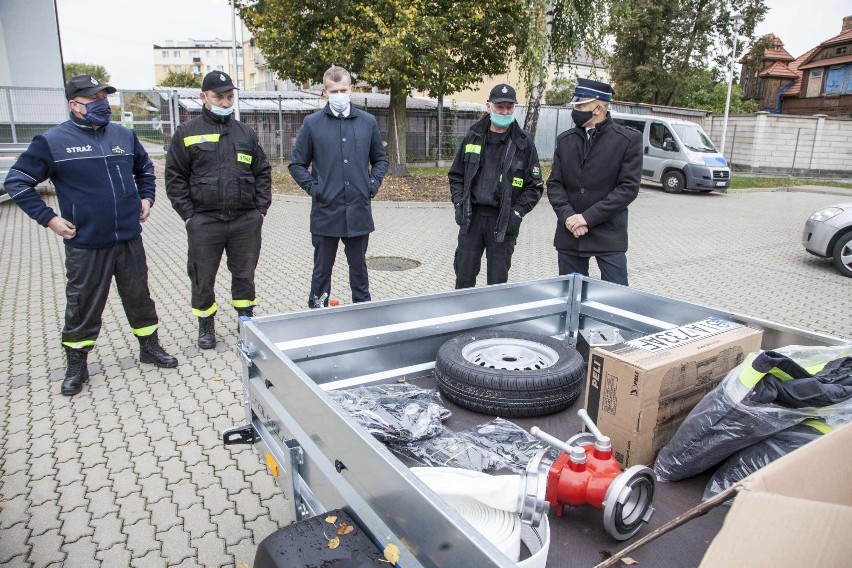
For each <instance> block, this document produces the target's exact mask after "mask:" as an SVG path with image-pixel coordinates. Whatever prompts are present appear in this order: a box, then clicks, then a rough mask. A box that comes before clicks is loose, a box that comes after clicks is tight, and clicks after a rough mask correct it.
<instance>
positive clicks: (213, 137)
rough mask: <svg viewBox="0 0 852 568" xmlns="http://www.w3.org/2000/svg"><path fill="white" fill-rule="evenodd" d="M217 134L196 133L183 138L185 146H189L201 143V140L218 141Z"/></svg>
mask: <svg viewBox="0 0 852 568" xmlns="http://www.w3.org/2000/svg"><path fill="white" fill-rule="evenodd" d="M219 136H220V135H219V134H197V135H195V136H187V137H186V138H184V139H183V145H184V147H185V148H189V147H190V146H192V145H193V144H201V143H202V142H218V141H219Z"/></svg>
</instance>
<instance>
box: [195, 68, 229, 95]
mask: <svg viewBox="0 0 852 568" xmlns="http://www.w3.org/2000/svg"><path fill="white" fill-rule="evenodd" d="M234 89H236V87H235V86H234V82H233V81H231V77H230V76H229V75H228V74H227V73H225V72H224V71H211V72H210V73H208V74H207V75H205V76H204V81H202V83H201V90H202V91H213V92H214V93H224V92H225V91H233V90H234Z"/></svg>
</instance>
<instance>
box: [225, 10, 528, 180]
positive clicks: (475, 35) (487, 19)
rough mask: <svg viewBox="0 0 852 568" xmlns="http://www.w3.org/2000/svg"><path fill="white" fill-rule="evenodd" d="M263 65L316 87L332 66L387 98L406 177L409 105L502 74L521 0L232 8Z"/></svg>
mask: <svg viewBox="0 0 852 568" xmlns="http://www.w3.org/2000/svg"><path fill="white" fill-rule="evenodd" d="M235 1H236V3H237V9H238V10H239V13H240V17H241V18H242V20H243V22H245V24H246V27H248V29H249V30H250V31H251V32H252V34H254V36H255V38H256V39H257V42H258V45H259V46H260V48H261V49H262V50H263V53H264V56H265V57H266V61H267V64H268V65H269V66H270V67H271V68H272V69H274V70H275V71H276V72H278V74H279V75H280V76H282V77H288V78H290V79H293V80H295V81H312V82H318V81H319V80H320V79H321V78H322V75H323V72H324V71H325V70H326V69H327V68H328V67H330V66H331V65H332V64H336V65H340V66H342V67H345V68H347V69H348V70H349V71H350V72H352V74H353V75H355V76H356V77H357V78H358V79H360V80H364V81H367V82H368V83H371V84H373V85H375V86H377V87H379V88H380V89H385V90H388V91H389V92H390V107H391V108H390V121H389V134H388V141H387V142H388V159H389V162H390V173H391V174H392V175H406V174H407V170H406V167H405V161H406V140H405V136H406V130H407V113H406V97H407V96H408V94H409V93H410V92H411V90H412V89H416V90H419V91H425V92H427V93H429V94H430V96H438V97H441V96H442V95H444V94H449V93H453V92H457V91H461V90H464V89H466V88H469V87H471V86H473V85H474V84H476V83H477V82H478V81H479V80H481V78H482V77H483V76H485V75H496V74H499V73H502V72H504V71H506V69H507V68H508V65H509V62H510V59H511V56H512V46H514V45H516V44H517V43H518V42H519V41H520V34H521V33H522V30H521V28H520V27H519V26H517V22H518V21H520V20H522V19H523V18H524V16H523V14H524V9H525V7H526V3H527V0H505V1H503V2H482V1H480V0H459V1H451V0H410V1H406V2H402V1H401V0H341V1H338V2H322V3H309V4H306V3H305V2H303V1H301V0H235Z"/></svg>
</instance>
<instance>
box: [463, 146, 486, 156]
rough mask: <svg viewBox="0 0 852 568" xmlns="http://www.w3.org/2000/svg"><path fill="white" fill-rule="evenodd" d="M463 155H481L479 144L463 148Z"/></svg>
mask: <svg viewBox="0 0 852 568" xmlns="http://www.w3.org/2000/svg"><path fill="white" fill-rule="evenodd" d="M464 153H465V154H480V153H482V146H480V145H479V144H468V145H466V146H465V147H464Z"/></svg>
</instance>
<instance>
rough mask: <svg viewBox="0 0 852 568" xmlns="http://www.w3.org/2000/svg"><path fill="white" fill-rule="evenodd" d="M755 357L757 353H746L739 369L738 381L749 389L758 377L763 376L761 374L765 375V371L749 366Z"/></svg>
mask: <svg viewBox="0 0 852 568" xmlns="http://www.w3.org/2000/svg"><path fill="white" fill-rule="evenodd" d="M756 358H757V353H749V354H748V355H746V358H745V361H744V362H743V365H742V368H741V369H740V377H739V379H740V382H741V383H742V384H743V385H744V386H745V387H747V388H749V389H753V388H754V385H756V384H757V383H758V382H759V381H760V379H762V378H763V375H765V373H761V372H760V371H755V370H754V367H752V366H751V364H752V363H753V362H754V360H755V359H756Z"/></svg>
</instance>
